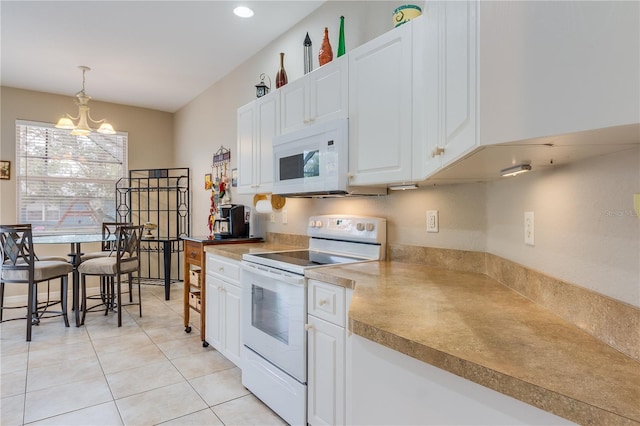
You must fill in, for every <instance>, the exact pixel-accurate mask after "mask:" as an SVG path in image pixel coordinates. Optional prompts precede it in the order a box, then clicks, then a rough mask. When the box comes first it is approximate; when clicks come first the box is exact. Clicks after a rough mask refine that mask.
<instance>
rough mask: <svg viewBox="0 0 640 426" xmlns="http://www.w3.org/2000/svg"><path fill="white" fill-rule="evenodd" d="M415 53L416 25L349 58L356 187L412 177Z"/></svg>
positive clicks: (351, 156)
mask: <svg viewBox="0 0 640 426" xmlns="http://www.w3.org/2000/svg"><path fill="white" fill-rule="evenodd" d="M411 55H412V48H411V25H410V24H404V25H401V26H399V27H398V28H395V29H393V30H391V31H389V32H387V33H385V34H383V35H382V36H380V37H377V38H376V39H374V40H371V41H370V42H368V43H366V44H364V45H362V46H360V47H358V48H356V49H354V50H353V51H351V52H350V53H349V55H348V57H349V172H350V174H351V184H354V185H368V184H386V183H397V182H402V181H407V180H410V179H411V156H412V152H411V149H412V147H411V143H412V136H411V133H412V132H411V122H412V119H411V111H412V105H411V100H412V93H411V92H412V81H411V75H412V70H411V64H412V58H411Z"/></svg>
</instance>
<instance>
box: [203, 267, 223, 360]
mask: <svg viewBox="0 0 640 426" xmlns="http://www.w3.org/2000/svg"><path fill="white" fill-rule="evenodd" d="M206 277H207V278H206V284H207V291H206V298H207V300H206V305H205V306H206V307H207V309H206V314H205V315H206V320H205V321H206V322H205V340H206V341H207V343H209V344H210V345H211V346H213V347H214V348H216V349H218V350H220V349H221V347H222V327H221V323H220V320H221V318H222V316H221V310H222V309H223V303H222V300H221V297H220V296H221V294H222V290H223V286H224V282H222V281H221V280H219V279H218V278H215V277H212V276H211V275H207V276H206Z"/></svg>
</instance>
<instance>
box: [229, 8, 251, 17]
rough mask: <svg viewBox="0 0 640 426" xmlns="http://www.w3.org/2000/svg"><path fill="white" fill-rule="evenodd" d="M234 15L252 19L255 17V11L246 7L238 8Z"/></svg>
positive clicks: (234, 10)
mask: <svg viewBox="0 0 640 426" xmlns="http://www.w3.org/2000/svg"><path fill="white" fill-rule="evenodd" d="M233 13H235V14H236V15H237V16H239V17H241V18H251V17H252V16H253V10H251V9H249V8H248V7H245V6H238V7H236V8H235V9H233Z"/></svg>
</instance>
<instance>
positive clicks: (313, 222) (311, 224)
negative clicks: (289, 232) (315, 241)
mask: <svg viewBox="0 0 640 426" xmlns="http://www.w3.org/2000/svg"><path fill="white" fill-rule="evenodd" d="M315 226H316V221H315V220H310V221H309V228H314V227H315Z"/></svg>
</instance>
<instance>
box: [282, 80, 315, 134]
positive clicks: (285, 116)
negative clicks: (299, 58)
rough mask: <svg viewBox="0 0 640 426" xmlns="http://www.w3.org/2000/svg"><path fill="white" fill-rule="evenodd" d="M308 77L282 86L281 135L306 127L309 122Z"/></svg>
mask: <svg viewBox="0 0 640 426" xmlns="http://www.w3.org/2000/svg"><path fill="white" fill-rule="evenodd" d="M307 78H308V77H307V76H304V77H302V78H299V79H297V80H296V81H293V82H291V83H289V84H286V85H284V86H282V87H281V88H280V89H279V90H280V100H281V102H282V106H281V112H282V114H281V119H282V121H281V122H280V133H281V134H285V133H289V132H292V131H294V130H298V129H301V128H303V127H304V126H306V125H307V124H308V122H309V99H308V96H309V93H308V90H307Z"/></svg>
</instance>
